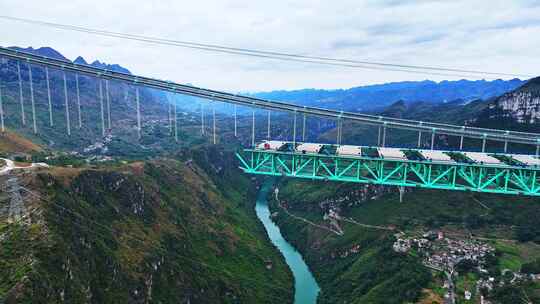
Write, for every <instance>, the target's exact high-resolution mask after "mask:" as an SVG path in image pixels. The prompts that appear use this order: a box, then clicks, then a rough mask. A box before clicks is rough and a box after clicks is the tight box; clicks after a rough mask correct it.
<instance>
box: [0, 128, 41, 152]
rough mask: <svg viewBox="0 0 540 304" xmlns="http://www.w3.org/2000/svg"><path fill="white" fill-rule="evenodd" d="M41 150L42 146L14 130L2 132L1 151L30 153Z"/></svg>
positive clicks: (0, 134) (0, 138) (0, 137)
mask: <svg viewBox="0 0 540 304" xmlns="http://www.w3.org/2000/svg"><path fill="white" fill-rule="evenodd" d="M41 150H42V149H41V147H40V146H38V145H36V144H35V143H33V142H32V141H30V140H28V139H26V138H24V137H22V136H20V135H18V134H16V133H14V132H11V131H9V130H6V132H5V133H1V132H0V153H17V152H24V153H30V152H38V151H41Z"/></svg>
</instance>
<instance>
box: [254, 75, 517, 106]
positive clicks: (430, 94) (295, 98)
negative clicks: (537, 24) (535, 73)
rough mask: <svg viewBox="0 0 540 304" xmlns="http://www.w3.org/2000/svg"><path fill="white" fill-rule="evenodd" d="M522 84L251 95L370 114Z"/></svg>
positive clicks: (398, 85)
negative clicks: (398, 103) (394, 106)
mask: <svg viewBox="0 0 540 304" xmlns="http://www.w3.org/2000/svg"><path fill="white" fill-rule="evenodd" d="M524 83H525V81H522V80H520V79H512V80H500V79H497V80H493V81H486V80H476V81H471V80H457V81H446V80H445V81H441V82H439V83H437V82H434V81H431V80H424V81H402V82H392V83H386V84H378V85H369V86H361V87H355V88H350V89H342V90H317V89H304V90H295V91H271V92H262V93H257V94H255V95H256V96H257V97H261V98H267V99H272V100H281V101H288V102H293V103H297V104H302V105H307V106H317V107H324V108H333V109H340V110H344V111H371V110H375V109H382V108H384V107H387V106H389V105H390V104H392V103H394V102H396V101H398V100H403V101H405V102H407V103H410V102H417V101H425V102H430V103H441V102H447V101H454V100H457V99H460V100H462V101H465V102H467V101H471V100H475V99H489V98H492V97H496V96H499V95H502V94H504V93H506V92H508V91H511V90H514V89H516V88H517V87H519V86H521V85H522V84H524Z"/></svg>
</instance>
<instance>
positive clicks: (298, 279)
mask: <svg viewBox="0 0 540 304" xmlns="http://www.w3.org/2000/svg"><path fill="white" fill-rule="evenodd" d="M271 191H272V182H271V181H270V180H268V181H266V182H265V183H264V184H263V185H262V187H261V190H260V191H259V194H258V196H257V203H256V205H255V212H256V213H257V217H258V218H259V220H261V222H262V223H263V225H264V228H265V229H266V233H267V234H268V237H269V238H270V240H271V241H272V243H273V244H274V245H275V246H276V247H277V248H278V249H279V251H280V252H281V254H282V255H283V257H285V262H286V263H287V265H289V268H290V269H291V271H292V273H293V276H294V288H295V293H294V303H295V304H310V303H316V302H317V295H318V294H319V290H320V288H319V285H317V282H316V281H315V278H314V277H313V274H312V273H311V272H310V271H309V268H308V266H307V265H306V263H305V262H304V259H303V258H302V255H300V253H299V252H298V251H296V249H294V247H293V246H291V244H289V243H288V242H287V241H286V240H285V239H284V238H283V236H282V235H281V232H280V231H279V227H278V226H277V225H276V224H275V223H274V222H273V221H272V219H271V218H270V209H269V208H268V201H267V200H266V199H267V197H268V194H269V193H270V192H271Z"/></svg>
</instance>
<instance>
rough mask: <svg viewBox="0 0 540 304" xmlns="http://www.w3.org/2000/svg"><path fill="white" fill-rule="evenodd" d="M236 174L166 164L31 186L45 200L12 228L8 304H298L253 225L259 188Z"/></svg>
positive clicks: (0, 234)
mask: <svg viewBox="0 0 540 304" xmlns="http://www.w3.org/2000/svg"><path fill="white" fill-rule="evenodd" d="M197 154H198V155H200V154H201V153H197ZM188 158H189V156H188ZM224 158H226V157H224ZM230 167H231V166H228V167H226V166H225V165H222V164H216V165H214V166H213V167H212V166H211V167H210V168H208V169H209V170H208V171H206V170H207V169H204V168H202V167H200V166H198V165H197V160H196V159H194V160H191V159H183V160H181V161H180V160H172V159H161V160H155V161H151V162H145V163H142V162H139V163H132V164H129V165H124V166H119V167H114V168H105V169H98V170H96V169H73V168H59V167H57V168H52V169H50V170H44V171H42V172H37V173H35V174H32V175H29V176H24V177H21V185H23V186H24V187H25V188H28V189H30V191H32V192H33V193H34V194H32V195H28V194H25V195H23V198H24V204H25V205H26V207H27V208H26V209H25V210H26V212H25V214H24V215H23V216H22V220H19V221H3V220H2V218H0V302H2V303H3V302H4V301H5V303H61V302H66V303H278V302H279V303H288V302H291V301H292V295H293V286H292V277H291V275H290V273H289V270H288V268H287V267H286V265H285V263H284V261H283V259H282V257H281V256H280V255H279V253H278V252H277V250H276V249H275V248H273V247H272V246H271V244H270V243H269V242H264V241H261V240H264V239H265V238H266V236H265V234H264V230H263V228H262V227H260V225H258V223H257V222H256V219H254V218H253V217H250V216H248V212H250V211H251V208H249V209H247V208H246V201H250V199H251V198H250V195H249V194H248V195H246V191H245V190H246V189H248V188H250V187H249V180H247V179H246V180H243V181H238V180H237V179H236V180H235V181H234V183H229V181H228V180H222V176H225V175H228V173H226V172H227V170H229V168H230ZM216 168H219V170H217V169H216ZM248 193H249V192H248ZM269 265H270V267H269ZM270 282H271V283H270ZM268 295H272V296H271V297H269V296H268Z"/></svg>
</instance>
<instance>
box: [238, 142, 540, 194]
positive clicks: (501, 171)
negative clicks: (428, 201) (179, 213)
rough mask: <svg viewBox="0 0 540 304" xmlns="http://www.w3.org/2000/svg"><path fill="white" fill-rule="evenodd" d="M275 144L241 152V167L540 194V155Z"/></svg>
mask: <svg viewBox="0 0 540 304" xmlns="http://www.w3.org/2000/svg"><path fill="white" fill-rule="evenodd" d="M270 147H274V145H272V146H271V145H269V144H266V145H265V144H264V142H263V143H262V144H259V145H257V147H256V148H255V149H246V150H244V153H242V154H237V157H238V158H239V159H240V162H241V169H242V170H244V172H246V173H249V174H262V175H273V176H286V177H294V178H307V179H318V180H329V181H341V182H357V183H370V184H379V185H393V186H404V187H421V188H432V189H446V190H460V191H476V192H488V193H501V194H521V195H531V196H540V174H538V172H539V171H540V159H538V158H536V157H534V156H532V155H513V154H493V153H480V152H456V151H441V150H433V151H432V150H418V149H399V148H381V147H367V146H350V145H342V146H338V145H326V144H311V143H292V142H284V143H283V145H281V146H280V147H279V148H277V149H273V148H270ZM299 147H300V149H299ZM308 148H309V149H308Z"/></svg>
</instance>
